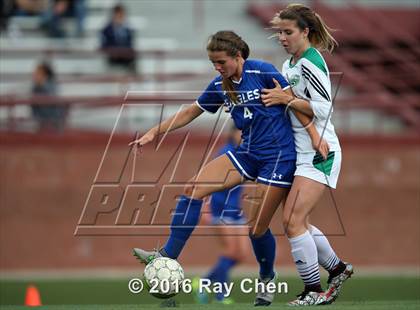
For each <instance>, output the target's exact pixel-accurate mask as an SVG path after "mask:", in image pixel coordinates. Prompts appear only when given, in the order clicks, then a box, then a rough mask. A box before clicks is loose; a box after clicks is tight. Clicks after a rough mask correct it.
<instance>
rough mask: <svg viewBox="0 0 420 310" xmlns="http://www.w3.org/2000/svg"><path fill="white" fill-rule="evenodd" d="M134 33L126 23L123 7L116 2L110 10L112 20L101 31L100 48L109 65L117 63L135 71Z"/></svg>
mask: <svg viewBox="0 0 420 310" xmlns="http://www.w3.org/2000/svg"><path fill="white" fill-rule="evenodd" d="M133 40H134V33H133V30H132V29H130V28H129V27H128V26H127V24H126V19H125V8H124V7H123V6H122V5H121V4H118V5H116V6H115V7H114V8H113V10H112V20H111V21H110V22H109V24H108V25H107V26H106V27H105V28H104V29H103V30H102V32H101V48H102V49H103V50H104V51H105V52H106V53H107V55H108V62H109V63H110V64H111V65H119V66H123V67H126V68H128V69H129V70H131V71H133V72H135V70H136V53H135V50H134V48H133V46H134V44H133Z"/></svg>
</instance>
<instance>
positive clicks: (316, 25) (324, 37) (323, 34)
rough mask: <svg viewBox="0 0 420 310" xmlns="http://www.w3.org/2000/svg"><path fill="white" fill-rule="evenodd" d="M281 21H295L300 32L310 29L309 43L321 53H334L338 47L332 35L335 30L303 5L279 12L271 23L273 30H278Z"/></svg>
mask: <svg viewBox="0 0 420 310" xmlns="http://www.w3.org/2000/svg"><path fill="white" fill-rule="evenodd" d="M280 19H290V20H295V21H296V23H297V26H298V27H299V29H300V30H305V28H308V29H309V34H308V39H309V42H311V44H312V45H313V46H314V47H316V48H317V49H319V50H320V51H328V52H330V53H332V51H333V50H334V48H335V47H336V46H338V43H337V41H336V40H335V39H334V37H333V36H332V35H331V33H330V32H333V31H334V30H333V29H331V28H330V27H328V26H327V24H325V22H324V21H323V20H322V18H321V16H319V15H318V13H316V12H315V11H313V10H311V9H310V8H308V7H307V6H305V5H303V4H289V5H288V6H287V7H286V8H285V9H283V10H281V11H280V12H278V13H277V14H276V15H275V16H274V18H273V19H272V20H271V22H270V23H271V25H272V28H273V29H276V28H278V24H279V22H280Z"/></svg>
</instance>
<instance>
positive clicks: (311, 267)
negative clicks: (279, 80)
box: [262, 4, 353, 306]
mask: <svg viewBox="0 0 420 310" xmlns="http://www.w3.org/2000/svg"><path fill="white" fill-rule="evenodd" d="M271 24H272V28H273V29H275V30H276V31H277V32H278V40H279V42H280V44H281V45H282V46H283V47H284V49H285V50H286V52H287V53H288V54H290V55H291V57H290V59H288V60H286V61H285V62H284V64H283V69H282V73H283V75H284V76H285V77H286V79H288V82H289V84H290V85H291V88H292V91H293V95H290V94H287V93H286V92H284V91H283V90H282V89H281V87H279V85H277V87H275V88H274V89H264V90H263V93H264V94H263V95H262V99H263V102H264V104H265V105H266V106H272V105H279V104H280V105H287V106H288V108H289V115H290V118H291V121H292V126H293V131H294V138H295V144H296V151H297V162H296V172H295V179H294V181H293V185H292V188H291V190H290V193H289V195H288V197H287V200H286V203H285V205H284V212H283V225H284V227H285V230H286V234H287V237H288V239H289V242H290V246H291V252H292V256H293V259H294V261H295V264H296V267H297V270H298V272H299V275H300V277H301V279H302V280H303V282H304V284H305V289H304V291H303V292H302V293H301V294H300V295H298V298H297V299H296V300H293V301H291V302H290V303H289V304H290V305H294V306H307V305H319V304H327V303H332V302H333V301H334V300H335V299H336V298H337V297H338V294H339V292H340V290H341V287H342V285H343V283H344V281H346V280H347V279H348V278H350V276H351V275H352V274H353V267H352V265H351V264H348V263H344V262H342V261H341V260H340V259H339V258H338V257H337V255H336V253H335V252H334V250H333V249H332V247H331V245H330V244H329V242H328V240H327V238H326V237H325V235H324V234H323V233H322V232H321V231H320V230H319V229H318V228H316V227H315V226H313V225H310V224H309V214H310V213H311V211H312V210H313V208H314V207H315V205H316V203H317V202H318V201H319V200H320V198H321V197H322V195H323V193H324V192H325V191H326V190H327V189H328V188H334V189H335V188H336V185H337V180H338V176H339V173H340V166H341V148H340V143H339V140H338V137H337V135H336V133H335V130H334V126H333V125H332V123H331V113H332V111H333V108H332V97H331V81H330V73H329V71H328V67H327V64H326V63H325V60H324V58H323V57H322V55H321V53H320V52H319V51H318V50H321V51H325V50H326V51H329V52H332V51H333V49H334V47H335V46H336V45H337V42H336V40H335V39H334V38H333V37H332V35H331V34H330V28H329V27H328V26H327V25H326V24H325V23H324V21H323V20H322V18H321V17H320V16H319V15H318V14H317V13H315V12H314V11H313V10H311V9H310V8H308V7H306V6H304V5H301V4H291V5H288V6H287V7H286V8H285V9H283V10H281V11H280V12H279V13H277V14H276V15H275V17H274V18H273V19H272V21H271ZM292 111H300V112H301V113H304V114H306V115H307V116H310V117H311V118H312V122H313V124H314V125H315V127H316V129H317V131H318V132H319V134H320V136H321V139H320V140H319V142H318V143H312V141H311V139H310V137H309V135H308V134H307V132H306V130H305V128H302V125H301V123H300V122H299V121H298V120H297V119H296V117H295V115H294V113H292ZM319 264H320V265H321V266H322V267H324V268H325V269H326V270H327V271H328V272H329V279H328V289H327V290H326V291H325V292H324V291H323V290H322V287H321V281H320V272H319Z"/></svg>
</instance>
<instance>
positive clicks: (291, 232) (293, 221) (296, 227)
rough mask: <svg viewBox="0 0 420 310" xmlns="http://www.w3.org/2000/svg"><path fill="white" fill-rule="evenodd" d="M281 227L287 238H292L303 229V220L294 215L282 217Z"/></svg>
mask: <svg viewBox="0 0 420 310" xmlns="http://www.w3.org/2000/svg"><path fill="white" fill-rule="evenodd" d="M283 227H284V229H285V232H286V235H287V236H288V237H294V236H296V235H299V233H300V232H301V231H302V229H305V219H301V218H300V217H299V216H295V215H292V216H289V217H283Z"/></svg>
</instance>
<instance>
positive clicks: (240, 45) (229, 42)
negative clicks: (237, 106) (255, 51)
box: [207, 31, 249, 102]
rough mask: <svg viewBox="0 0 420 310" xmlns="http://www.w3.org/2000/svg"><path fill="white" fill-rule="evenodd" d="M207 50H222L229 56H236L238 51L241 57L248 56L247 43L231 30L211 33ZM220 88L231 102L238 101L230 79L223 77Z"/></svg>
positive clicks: (245, 57)
mask: <svg viewBox="0 0 420 310" xmlns="http://www.w3.org/2000/svg"><path fill="white" fill-rule="evenodd" d="M207 51H209V52H223V51H224V52H226V54H227V55H228V56H230V57H236V56H237V55H238V52H239V53H241V56H242V58H243V59H247V58H248V56H249V46H248V44H247V43H246V42H245V41H244V40H242V38H241V37H240V36H238V35H237V34H236V33H235V32H233V31H218V32H216V33H215V34H213V35H211V36H210V38H209V41H208V43H207ZM222 89H223V90H224V91H226V92H227V94H228V96H229V98H230V99H231V100H232V101H233V102H237V101H238V98H237V96H236V91H235V88H234V86H233V83H232V81H231V79H229V78H223V82H222Z"/></svg>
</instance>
